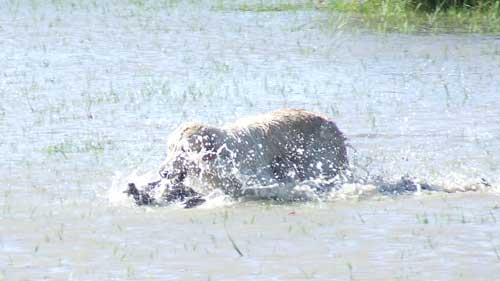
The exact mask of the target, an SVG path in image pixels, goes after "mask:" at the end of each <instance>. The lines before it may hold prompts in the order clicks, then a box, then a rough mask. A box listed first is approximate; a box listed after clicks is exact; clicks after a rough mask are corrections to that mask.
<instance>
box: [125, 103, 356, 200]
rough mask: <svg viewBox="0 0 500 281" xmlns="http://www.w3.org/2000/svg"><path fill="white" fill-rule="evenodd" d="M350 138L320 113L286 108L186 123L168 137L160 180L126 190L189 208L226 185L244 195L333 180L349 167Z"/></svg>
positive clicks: (138, 197) (230, 191) (231, 192)
mask: <svg viewBox="0 0 500 281" xmlns="http://www.w3.org/2000/svg"><path fill="white" fill-rule="evenodd" d="M346 154H347V153H346V144H345V138H344V136H343V134H342V132H341V131H340V130H339V129H338V128H337V126H336V124H335V123H334V122H333V121H332V120H330V119H328V118H326V117H324V116H321V115H319V114H316V113H311V112H307V111H304V110H298V109H282V110H277V111H274V112H271V113H267V114H263V115H258V116H255V117H251V118H245V119H240V120H238V121H236V122H234V123H230V124H227V125H224V126H222V127H216V126H210V125H206V124H200V123H187V124H184V125H181V126H180V127H179V128H177V129H176V130H175V131H174V132H173V133H172V134H171V135H170V137H169V140H168V149H167V158H166V160H165V161H164V162H163V164H162V165H161V167H160V170H159V174H160V176H161V179H160V180H159V181H155V182H152V183H150V184H148V185H147V186H145V187H142V188H139V189H138V188H137V187H136V186H135V184H130V185H129V186H128V189H127V190H126V191H125V192H126V193H127V194H129V195H130V196H132V197H133V198H134V200H135V201H136V203H137V204H142V205H144V204H156V202H157V199H154V198H153V197H152V196H151V194H152V192H153V191H156V190H157V189H158V188H161V189H163V194H162V196H161V198H162V201H164V202H173V201H182V202H185V206H186V207H192V206H195V205H197V204H199V203H200V202H201V203H202V200H203V196H204V195H207V194H208V193H210V192H211V191H213V190H215V189H221V190H222V191H224V193H225V194H227V195H230V196H232V197H235V198H237V197H240V196H241V195H242V191H243V189H244V188H245V187H248V186H253V185H257V186H266V185H271V184H281V183H292V184H293V183H300V182H303V181H306V180H312V179H323V180H331V179H334V178H336V177H337V176H339V175H341V174H342V172H343V171H345V170H346V168H347V166H348V161H347V155H346Z"/></svg>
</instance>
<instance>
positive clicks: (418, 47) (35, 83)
mask: <svg viewBox="0 0 500 281" xmlns="http://www.w3.org/2000/svg"><path fill="white" fill-rule="evenodd" d="M141 3H142V4H143V5H141ZM151 3H153V4H154V3H161V4H158V6H154V5H153V6H151V5H152V4H151ZM155 5H156V4H155ZM214 6H215V5H214V4H213V3H210V2H200V1H188V2H185V3H184V2H182V3H176V1H159V2H148V1H130V3H125V2H121V1H110V2H106V3H95V4H92V3H83V2H79V1H75V2H74V3H73V2H72V1H53V3H52V2H51V3H42V2H39V1H10V2H8V3H5V5H1V7H2V8H0V15H1V16H0V48H1V49H2V52H0V64H1V65H2V67H1V68H0V77H1V78H0V132H1V133H2V137H1V138H0V155H2V157H0V166H1V167H2V168H1V169H0V178H1V179H2V182H1V183H2V189H1V190H2V191H1V193H0V220H1V225H2V226H1V227H0V252H1V253H2V254H1V255H0V264H1V265H3V266H2V267H0V280H2V279H5V280H23V279H30V280H39V279H49V280H70V279H76V280H95V279H119V280H123V279H127V278H128V279H133V280H139V279H140V280H144V279H147V278H149V279H154V280H165V279H167V280H170V279H172V280H177V279H204V280H221V279H222V280H234V279H250V280H255V279H261V280H268V279H270V278H272V279H276V280H289V279H298V280H303V279H319V280H331V279H338V280H392V279H394V280H430V279H432V280H434V279H435V280H471V279H474V280H495V277H496V276H498V274H499V273H500V270H499V268H500V267H498V265H499V262H500V254H499V253H500V240H499V239H498V235H496V234H497V233H498V231H499V224H498V222H497V220H498V219H500V211H499V210H500V207H499V206H500V201H499V198H498V195H497V194H498V190H499V189H500V187H499V186H500V177H499V175H500V168H499V167H500V158H499V156H498V155H500V119H499V118H498V116H500V98H499V92H498V89H500V71H499V70H500V51H499V50H500V41H499V40H498V38H497V37H495V36H488V35H466V36H464V35H455V34H449V35H399V34H385V35H380V34H373V33H371V32H369V31H366V30H363V29H360V28H356V27H346V28H341V26H342V19H341V17H339V18H338V19H337V18H336V16H335V15H329V14H325V13H322V12H318V11H315V10H308V11H289V12H265V13H255V12H242V11H237V10H235V11H225V10H220V9H217V7H215V8H214ZM332 22H334V23H335V22H336V23H337V24H333V25H332V24H331V23H332ZM282 107H300V108H305V109H307V110H310V111H315V112H321V113H323V114H325V115H327V116H329V117H331V118H333V119H335V120H336V122H337V123H338V125H339V127H340V128H341V130H343V131H344V132H345V134H346V135H347V137H348V138H349V143H350V145H351V146H352V147H353V148H354V149H353V150H351V155H350V157H351V162H352V163H353V164H354V165H355V173H356V177H357V179H369V180H367V181H365V182H363V181H358V182H357V183H351V184H349V185H345V186H343V187H342V188H341V189H339V190H338V191H336V192H334V193H331V194H330V195H329V198H328V199H327V200H313V201H312V202H309V203H295V204H294V203H286V204H279V203H271V202H267V201H259V202H255V201H248V202H232V201H230V200H229V201H228V200H225V198H223V197H222V196H214V197H213V198H214V199H213V200H212V201H210V202H212V205H210V206H208V207H205V208H200V209H195V210H187V211H186V210H180V209H178V208H175V207H165V208H136V207H131V205H129V204H115V203H116V201H113V200H112V198H113V196H112V195H110V194H114V193H113V190H114V189H113V188H115V187H116V188H117V186H118V185H119V184H118V182H119V181H125V178H126V176H127V175H129V174H131V171H132V170H137V174H139V175H141V174H144V173H147V172H149V171H153V170H155V169H157V165H158V164H159V163H160V162H161V160H162V159H163V157H164V156H165V155H164V152H165V144H164V143H165V141H166V138H167V136H168V133H169V132H171V131H172V130H173V128H174V127H176V126H177V125H178V124H180V123H182V122H185V121H189V120H199V121H204V122H208V123H211V124H222V123H225V122H229V121H232V120H235V119H236V118H238V117H242V116H247V115H252V114H257V113H262V112H266V111H269V110H272V109H277V108H282ZM116 173H121V176H114V175H115V174H116ZM405 176H409V177H410V178H411V179H412V180H414V181H416V182H417V183H424V184H428V185H430V186H433V187H434V186H437V187H439V188H441V189H443V191H442V192H426V191H424V192H416V193H411V194H406V195H401V196H388V195H387V194H380V192H378V191H379V190H378V189H379V188H380V186H383V184H391V183H397V182H398V181H399V180H400V179H401V178H402V177H405ZM113 179H115V180H113ZM377 179H382V183H383V184H382V185H380V182H379V181H377ZM482 179H484V180H485V181H486V182H487V183H488V184H489V186H487V185H486V184H484V183H483V180H482ZM113 183H115V185H113ZM389 187H390V186H389ZM473 190H476V191H475V192H473ZM444 191H446V192H444ZM456 191H469V192H456ZM217 200H218V201H217ZM229 237H231V239H232V240H233V242H234V244H232V243H231V239H229ZM236 248H238V249H239V250H240V251H241V252H242V254H243V256H242V257H240V256H239V254H238V253H237V251H236V250H235V249H236ZM298 257H299V258H298Z"/></svg>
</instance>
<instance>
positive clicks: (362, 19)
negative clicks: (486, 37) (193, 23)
mask: <svg viewBox="0 0 500 281" xmlns="http://www.w3.org/2000/svg"><path fill="white" fill-rule="evenodd" d="M499 6H500V0H328V1H323V2H319V1H304V2H302V3H290V2H277V3H267V2H264V1H261V2H260V3H256V4H247V3H243V4H237V5H234V4H228V3H227V2H226V1H222V0H221V1H219V2H218V3H217V4H216V5H215V7H214V9H215V10H219V11H237V12H255V13H265V12H291V11H306V10H319V11H324V12H328V13H330V14H331V16H332V18H333V17H338V16H339V12H340V13H345V14H348V15H350V16H351V17H350V19H348V20H347V21H348V23H349V25H351V26H359V25H361V26H365V27H368V28H370V29H375V30H377V31H380V32H402V33H416V32H434V33H436V32H437V33H443V32H476V33H495V32H499V31H500V7H499ZM342 26H345V24H343V25H342Z"/></svg>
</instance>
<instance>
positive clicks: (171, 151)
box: [160, 123, 226, 183]
mask: <svg viewBox="0 0 500 281" xmlns="http://www.w3.org/2000/svg"><path fill="white" fill-rule="evenodd" d="M225 136H226V135H225V133H224V131H223V130H221V129H219V128H216V127H211V126H206V125H203V124H198V123H189V124H186V125H183V126H181V127H179V128H178V129H177V130H175V131H174V132H173V133H172V135H171V136H170V138H169V140H168V152H167V159H166V160H165V161H164V162H163V164H162V165H161V167H160V176H161V177H163V178H167V179H171V180H173V181H174V182H176V183H177V182H181V181H183V180H184V178H185V177H186V176H188V175H197V174H199V173H200V167H202V166H203V165H204V164H206V163H208V162H210V161H213V160H214V159H215V158H217V155H218V153H219V149H220V148H221V147H222V145H223V144H224V140H225V139H226V138H225Z"/></svg>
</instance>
